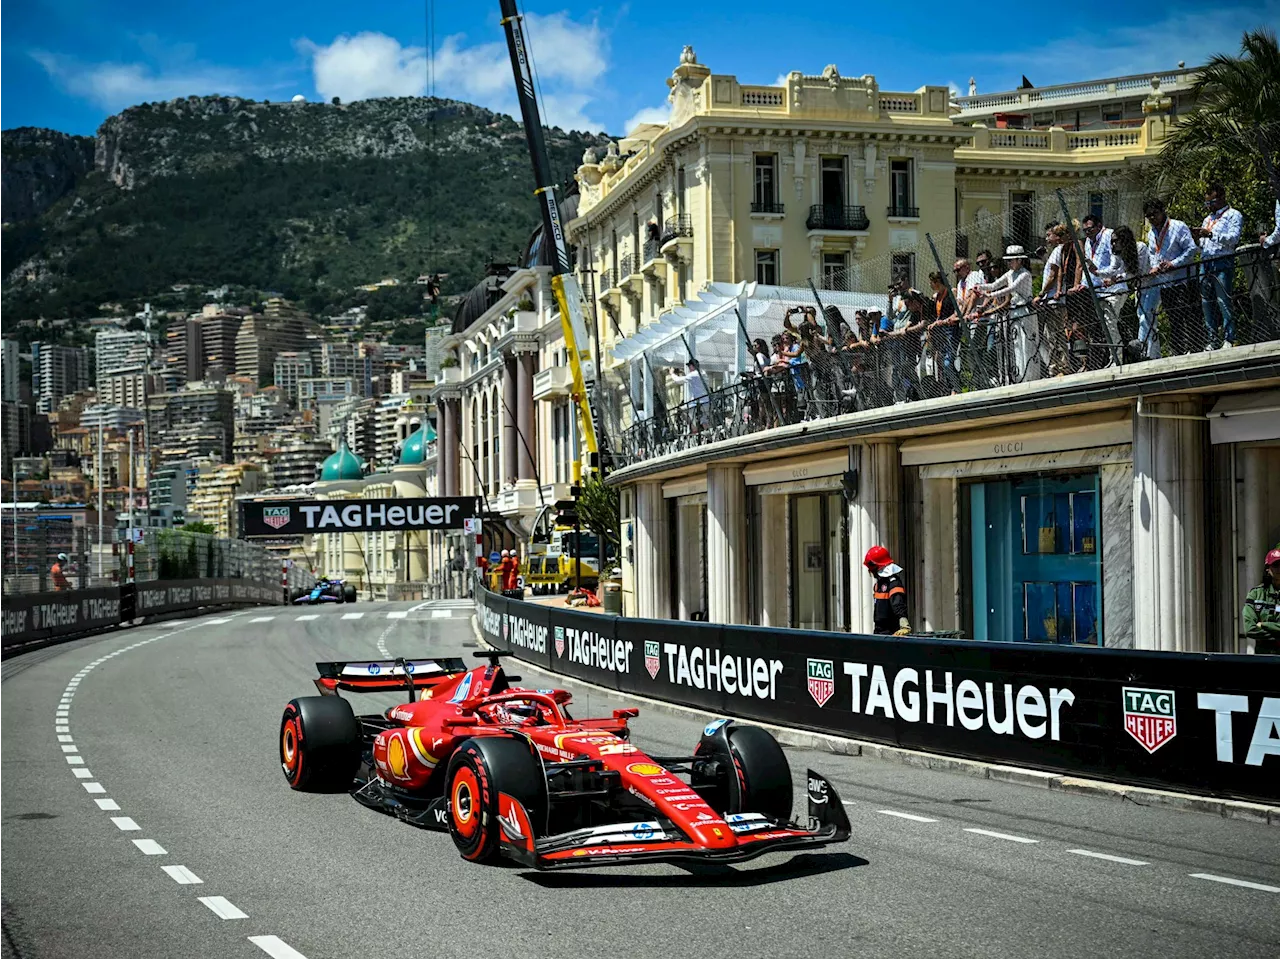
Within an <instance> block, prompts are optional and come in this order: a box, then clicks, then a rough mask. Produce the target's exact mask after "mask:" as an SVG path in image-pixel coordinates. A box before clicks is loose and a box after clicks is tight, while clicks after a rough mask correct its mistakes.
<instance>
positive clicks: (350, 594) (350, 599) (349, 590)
mask: <svg viewBox="0 0 1280 959" xmlns="http://www.w3.org/2000/svg"><path fill="white" fill-rule="evenodd" d="M355 601H356V588H355V587H354V586H347V585H345V584H344V585H343V587H342V599H341V602H343V603H354V602H355Z"/></svg>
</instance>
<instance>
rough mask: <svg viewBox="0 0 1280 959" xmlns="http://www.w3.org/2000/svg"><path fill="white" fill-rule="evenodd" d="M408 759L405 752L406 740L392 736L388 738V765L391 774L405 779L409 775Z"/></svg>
mask: <svg viewBox="0 0 1280 959" xmlns="http://www.w3.org/2000/svg"><path fill="white" fill-rule="evenodd" d="M408 765H409V763H408V761H407V758H406V756H405V752H404V740H403V739H401V738H400V737H399V736H392V737H391V738H390V739H388V740H387V766H388V768H390V770H391V775H393V776H395V777H396V778H397V779H405V778H406V777H407V775H408Z"/></svg>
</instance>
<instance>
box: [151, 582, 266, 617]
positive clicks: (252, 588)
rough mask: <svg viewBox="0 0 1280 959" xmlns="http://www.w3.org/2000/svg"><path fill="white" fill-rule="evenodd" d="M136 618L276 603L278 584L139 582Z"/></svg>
mask: <svg viewBox="0 0 1280 959" xmlns="http://www.w3.org/2000/svg"><path fill="white" fill-rule="evenodd" d="M137 590H138V598H137V606H136V609H137V615H138V616H154V615H156V614H157V613H172V612H175V611H178V610H183V609H195V608H199V607H201V606H225V605H230V604H233V603H279V602H280V601H281V599H282V590H281V587H280V584H279V583H274V584H264V583H256V582H254V581H252V580H247V579H177V580H155V581H153V582H149V583H139V584H138V587H137Z"/></svg>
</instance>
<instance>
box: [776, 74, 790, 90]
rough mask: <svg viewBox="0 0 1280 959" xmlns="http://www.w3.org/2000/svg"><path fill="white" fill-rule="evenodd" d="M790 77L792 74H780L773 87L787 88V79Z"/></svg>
mask: <svg viewBox="0 0 1280 959" xmlns="http://www.w3.org/2000/svg"><path fill="white" fill-rule="evenodd" d="M788 76H790V74H787V73H779V74H778V78H777V79H776V80H774V81H773V86H775V87H785V86H786V85H787V77H788Z"/></svg>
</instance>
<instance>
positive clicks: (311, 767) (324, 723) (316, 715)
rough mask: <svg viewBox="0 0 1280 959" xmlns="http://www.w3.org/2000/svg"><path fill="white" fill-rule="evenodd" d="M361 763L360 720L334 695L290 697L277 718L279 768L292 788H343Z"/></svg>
mask: <svg viewBox="0 0 1280 959" xmlns="http://www.w3.org/2000/svg"><path fill="white" fill-rule="evenodd" d="M359 765H360V721H359V720H358V719H356V717H355V714H354V713H353V712H352V711H351V704H350V703H348V702H347V701H346V700H345V699H339V698H338V697H337V696H303V697H301V698H299V699H293V700H290V701H289V704H288V705H287V706H285V708H284V715H283V716H282V717H281V718H280V768H281V769H282V770H284V777H285V779H287V780H288V781H289V785H290V786H292V787H293V788H294V789H300V790H304V791H308V792H333V791H338V790H342V789H346V788H347V787H348V786H350V785H351V781H352V779H353V778H354V777H355V774H356V769H357V768H358V767H359Z"/></svg>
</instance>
